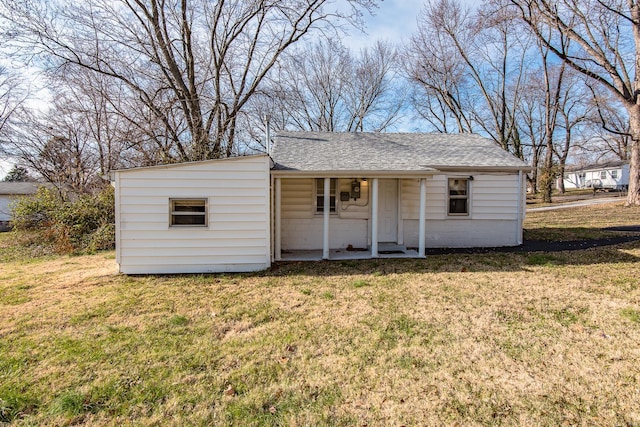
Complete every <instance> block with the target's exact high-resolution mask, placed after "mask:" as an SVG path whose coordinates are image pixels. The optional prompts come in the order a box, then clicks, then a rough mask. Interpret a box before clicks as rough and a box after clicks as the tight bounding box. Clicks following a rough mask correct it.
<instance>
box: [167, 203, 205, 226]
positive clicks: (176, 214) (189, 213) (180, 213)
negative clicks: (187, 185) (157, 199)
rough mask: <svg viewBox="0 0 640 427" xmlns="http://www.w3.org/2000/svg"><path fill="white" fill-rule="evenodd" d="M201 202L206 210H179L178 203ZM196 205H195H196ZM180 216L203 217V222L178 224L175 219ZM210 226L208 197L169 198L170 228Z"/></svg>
mask: <svg viewBox="0 0 640 427" xmlns="http://www.w3.org/2000/svg"><path fill="white" fill-rule="evenodd" d="M194 202H199V203H198V206H200V204H202V206H203V207H204V212H198V211H179V210H178V211H177V210H175V206H176V204H180V203H183V204H185V205H188V204H189V203H194ZM194 206H195V205H194ZM179 216H193V217H203V224H176V223H175V222H174V219H175V218H176V217H179ZM208 226H209V199H208V198H207V197H171V198H169V228H207V227H208Z"/></svg>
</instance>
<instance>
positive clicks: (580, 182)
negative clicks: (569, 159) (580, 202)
mask: <svg viewBox="0 0 640 427" xmlns="http://www.w3.org/2000/svg"><path fill="white" fill-rule="evenodd" d="M562 179H563V181H564V188H565V189H566V190H570V189H575V188H593V189H608V190H625V189H627V188H628V187H629V163H628V162H624V161H612V162H606V163H596V164H592V165H586V166H579V165H573V166H567V167H566V168H565V173H564V176H563V177H562Z"/></svg>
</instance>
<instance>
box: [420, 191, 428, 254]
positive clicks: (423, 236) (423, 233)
mask: <svg viewBox="0 0 640 427" xmlns="http://www.w3.org/2000/svg"><path fill="white" fill-rule="evenodd" d="M426 204H427V179H426V178H420V215H419V221H420V223H419V224H418V256H419V257H420V258H424V256H425V239H426V229H425V227H426V219H427V206H426Z"/></svg>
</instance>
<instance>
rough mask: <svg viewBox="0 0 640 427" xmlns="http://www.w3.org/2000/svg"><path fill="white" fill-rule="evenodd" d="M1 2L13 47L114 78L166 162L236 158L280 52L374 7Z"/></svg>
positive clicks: (356, 0)
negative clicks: (241, 128)
mask: <svg viewBox="0 0 640 427" xmlns="http://www.w3.org/2000/svg"><path fill="white" fill-rule="evenodd" d="M348 3H349V5H350V6H351V7H350V8H347V9H346V10H348V12H347V13H346V14H345V13H340V12H336V11H333V10H330V9H329V8H330V7H331V2H330V1H329V0H244V1H240V0H233V1H216V2H210V1H208V0H180V1H178V0H171V1H163V0H150V1H147V2H143V1H141V0H117V1H113V0H91V1H87V2H79V3H78V2H71V1H70V0H61V1H56V2H23V1H19V0H8V1H7V2H4V3H3V6H2V9H1V10H2V12H1V15H2V17H3V18H4V19H6V20H7V21H8V22H10V23H11V25H12V28H11V35H12V45H13V46H15V47H22V48H24V49H28V51H29V52H30V53H31V52H35V55H36V56H38V57H39V58H40V61H47V62H46V64H48V65H49V66H50V67H51V68H54V69H57V70H61V71H66V70H65V69H67V68H77V67H81V68H84V69H87V70H90V71H92V72H94V73H96V74H98V75H102V76H106V77H109V78H110V79H114V80H117V81H119V82H121V83H122V84H124V85H125V86H126V87H127V90H128V91H130V92H131V94H132V95H133V96H132V97H131V99H133V98H134V97H135V98H136V99H137V101H138V108H139V109H140V110H141V111H143V114H145V115H147V116H148V117H149V118H151V119H153V120H152V121H153V122H154V123H158V124H160V126H158V128H159V135H154V137H158V136H160V135H162V136H163V137H164V138H166V141H164V142H162V143H161V144H158V146H157V147H158V148H160V149H161V151H162V154H163V156H165V157H166V158H167V159H170V160H197V159H205V158H215V157H225V156H229V155H231V154H233V153H234V149H235V144H236V135H237V133H238V120H239V118H240V117H241V114H242V111H243V108H244V107H245V105H246V104H247V102H248V101H249V100H250V99H251V97H252V96H254V95H255V94H256V93H257V92H258V91H259V88H260V86H261V84H262V82H263V81H264V79H265V77H266V76H267V75H268V74H269V73H270V72H271V70H272V69H273V67H274V66H275V65H276V64H277V63H278V61H279V60H280V59H281V57H282V55H283V53H284V52H285V51H287V50H288V49H289V48H290V47H291V46H293V45H295V44H296V43H297V42H298V41H300V40H301V39H303V38H304V37H305V36H307V35H308V34H309V33H310V32H312V31H314V30H315V29H320V28H326V26H327V25H330V24H334V23H335V24H336V25H340V24H341V23H345V22H353V21H354V20H355V19H357V17H358V16H359V13H360V10H361V9H362V8H371V7H373V6H374V5H375V0H350V1H349V2H348Z"/></svg>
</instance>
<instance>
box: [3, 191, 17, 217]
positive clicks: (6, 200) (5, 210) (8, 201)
mask: <svg viewBox="0 0 640 427" xmlns="http://www.w3.org/2000/svg"><path fill="white" fill-rule="evenodd" d="M16 197H17V196H8V195H1V196H0V222H7V221H10V220H11V208H10V206H9V205H10V204H11V202H13V201H14V200H15V199H16Z"/></svg>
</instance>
